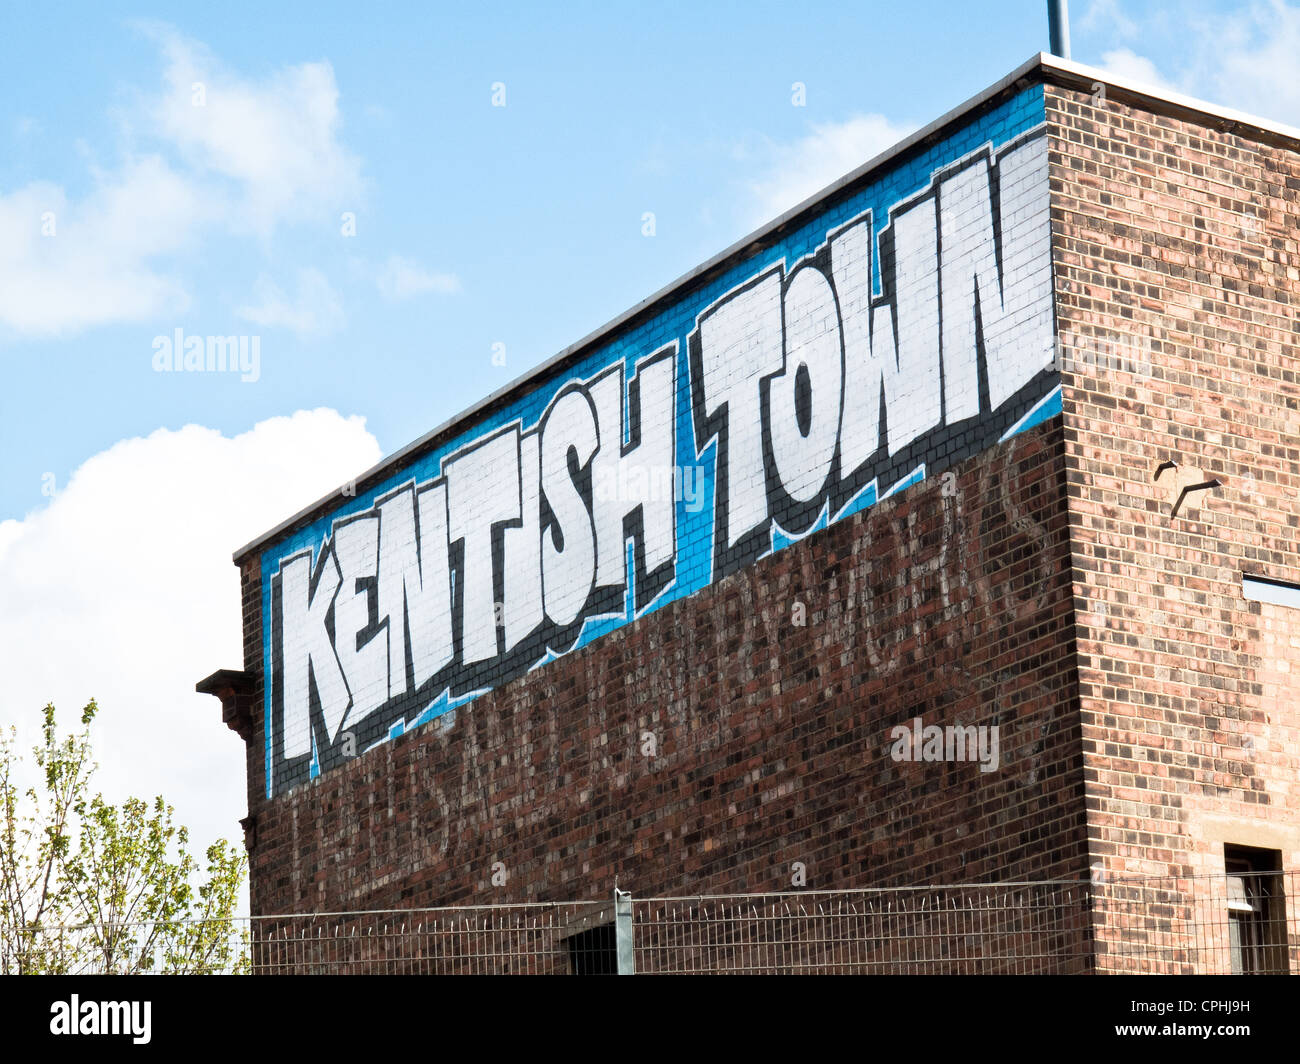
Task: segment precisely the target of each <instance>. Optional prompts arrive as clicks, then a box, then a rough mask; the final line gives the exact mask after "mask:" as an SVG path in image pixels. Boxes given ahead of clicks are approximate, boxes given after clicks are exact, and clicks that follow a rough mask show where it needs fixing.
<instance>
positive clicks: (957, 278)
mask: <svg viewBox="0 0 1300 1064" xmlns="http://www.w3.org/2000/svg"><path fill="white" fill-rule="evenodd" d="M1041 107H1042V97H1041V89H1031V90H1027V91H1026V92H1025V93H1023V94H1022V95H1021V96H1020V97H1017V98H1015V99H1013V100H1011V101H1008V102H1007V103H1006V104H1004V105H1002V107H1001V108H999V109H997V110H994V111H993V112H992V113H991V114H990V115H988V116H986V117H985V119H983V120H982V121H980V122H977V123H973V124H972V126H971V128H969V129H967V130H964V131H962V132H961V133H960V134H955V135H953V136H952V137H950V138H948V140H947V141H945V142H943V143H941V144H938V145H936V146H935V147H933V148H932V149H930V150H929V151H928V152H927V153H924V154H922V155H921V156H919V157H917V158H916V159H914V160H912V161H910V162H909V163H907V164H900V166H899V167H897V168H896V169H895V170H894V171H891V172H890V173H888V174H885V175H882V176H881V177H880V178H879V179H878V180H873V183H872V184H870V185H867V186H866V187H864V188H863V189H861V190H859V191H858V192H855V193H854V194H852V195H850V196H847V197H845V198H842V199H841V200H840V201H839V202H837V203H835V205H834V206H833V207H828V208H827V209H826V210H825V212H824V213H822V214H817V215H814V216H813V217H812V220H811V221H808V222H806V223H803V224H802V225H801V227H800V229H799V230H798V231H797V232H796V233H793V234H791V235H790V236H788V237H786V238H784V239H783V241H782V242H781V243H780V244H777V245H776V246H775V247H773V248H770V249H769V250H767V251H765V252H762V253H759V254H757V255H755V256H754V257H752V258H750V259H748V260H746V261H743V262H741V263H738V264H736V265H734V266H733V267H731V268H730V269H729V270H728V271H726V272H725V273H724V274H723V275H722V276H720V277H718V278H716V279H715V280H713V281H711V282H710V283H708V284H705V285H702V286H701V287H699V288H696V289H694V290H688V291H687V292H686V294H684V295H681V296H676V297H670V298H676V299H677V302H676V303H674V304H673V305H671V306H668V307H666V308H665V309H663V310H661V311H659V312H658V313H655V314H653V315H651V316H649V317H648V319H647V320H645V321H643V322H640V323H638V324H636V325H635V326H630V327H628V328H627V329H626V331H625V332H624V333H622V334H619V335H617V336H616V337H615V338H614V339H613V340H610V341H608V342H606V343H605V345H604V346H603V347H601V348H600V349H599V350H596V351H594V352H592V353H591V354H589V355H587V356H585V357H584V359H583V360H582V361H581V362H580V363H579V364H578V365H577V366H575V367H572V368H570V369H568V370H567V371H565V372H564V373H563V374H562V375H559V376H555V375H553V376H551V377H549V378H545V377H544V378H542V379H540V380H539V381H538V382H537V383H536V384H535V386H534V387H533V389H532V391H531V392H530V393H529V394H528V395H527V396H525V397H524V398H522V399H520V400H518V401H516V402H515V403H514V405H513V406H511V407H508V408H507V409H506V410H505V411H503V412H501V413H498V414H496V415H495V416H494V417H493V418H491V419H490V420H489V421H487V422H486V423H482V424H479V425H477V426H476V427H475V428H474V429H473V430H471V431H469V432H467V433H465V435H464V436H463V437H462V438H458V439H455V440H452V441H450V442H449V443H448V444H447V445H445V446H443V447H442V448H440V449H438V450H436V451H434V452H433V453H431V454H427V455H423V456H421V457H419V458H417V459H415V460H413V461H412V462H410V463H409V464H407V465H406V466H405V467H404V468H403V469H402V470H401V471H400V472H398V473H396V474H393V475H392V476H390V477H389V478H388V480H387V481H386V482H385V483H384V484H382V485H380V486H379V487H377V488H375V489H373V490H371V491H369V492H367V493H366V494H364V495H362V496H360V497H358V498H355V499H347V500H345V501H344V502H343V503H342V504H341V505H340V506H339V507H338V508H337V510H336V512H334V513H331V514H327V515H326V516H324V517H322V518H320V519H319V520H317V521H315V522H314V523H313V524H311V525H309V526H307V527H306V528H304V529H300V530H298V531H296V532H294V533H293V534H291V535H288V536H285V537H283V538H282V539H281V540H280V541H279V542H277V543H276V544H275V545H273V546H269V547H267V548H265V549H264V552H263V555H262V566H263V592H264V616H265V617H266V618H268V620H269V623H268V624H267V625H266V626H265V647H264V650H265V655H266V671H267V676H268V683H267V685H266V687H267V695H266V697H267V707H266V708H267V721H268V727H267V735H266V740H267V790H268V794H273V793H279V792H281V791H283V790H285V789H287V788H288V787H291V786H294V785H296V784H298V783H301V782H304V781H306V780H308V779H310V778H311V777H313V776H315V775H317V774H318V773H320V772H324V771H328V770H329V769H330V768H332V767H334V766H335V765H337V764H339V763H341V762H342V761H344V760H346V759H348V758H350V757H353V756H355V755H356V754H358V753H361V752H363V751H364V750H366V749H368V748H369V747H371V746H373V745H375V744H376V743H379V742H383V741H385V740H386V739H389V738H392V737H394V736H396V735H398V734H401V732H402V731H404V730H406V729H409V728H412V727H415V726H417V725H419V724H422V723H424V722H426V721H428V720H430V719H432V718H434V717H438V716H441V715H442V714H445V713H448V712H454V711H455V710H456V709H457V707H459V706H461V705H463V704H464V703H466V702H468V701H470V700H471V699H473V698H474V697H475V696H477V695H479V694H481V693H483V692H484V691H487V690H489V689H491V688H493V687H495V686H497V685H498V684H501V683H503V682H506V681H508V680H510V679H512V678H515V677H517V676H520V675H523V674H524V673H526V672H527V671H529V670H530V669H535V668H540V667H544V666H545V664H546V663H547V662H549V661H551V660H553V659H554V658H555V657H557V656H559V655H561V654H564V653H566V652H568V651H570V650H572V649H574V648H575V647H578V646H582V645H584V644H586V643H588V642H590V641H591V640H592V639H595V638H597V637H599V636H600V635H602V634H604V633H605V632H608V631H610V630H612V629H614V628H616V627H618V626H620V625H622V624H626V623H628V622H630V621H632V620H634V619H635V618H636V617H638V616H640V615H642V614H644V613H645V612H647V611H649V610H653V609H656V608H659V607H660V606H662V605H664V604H665V603H666V602H669V601H672V600H674V599H676V598H680V597H682V596H684V595H688V594H691V593H692V592H694V591H696V590H698V589H699V588H701V587H704V586H706V585H707V584H709V583H710V582H712V581H714V580H717V579H720V578H722V577H725V576H726V575H727V574H728V573H730V572H733V571H735V570H736V569H737V568H739V567H741V566H744V565H747V564H750V563H751V562H753V561H755V560H756V559H758V558H761V557H763V556H764V555H766V554H769V553H771V552H773V551H775V550H779V549H781V548H782V547H784V546H786V545H788V544H789V543H791V542H793V541H795V540H797V539H799V538H801V537H803V536H806V535H809V534H811V533H813V532H815V531H816V530H818V529H820V528H824V527H826V525H828V524H830V523H832V522H834V521H836V520H839V519H841V518H843V517H845V516H847V515H848V514H851V513H854V512H856V511H858V510H860V509H863V508H864V507H866V506H870V505H871V504H872V503H874V502H875V501H877V500H878V499H880V498H884V497H885V496H887V495H888V494H890V493H891V492H893V491H897V490H899V489H901V488H902V487H905V486H906V485H908V484H911V483H915V482H916V481H918V480H920V479H921V478H923V477H925V476H929V475H933V474H935V473H936V472H938V471H940V470H942V469H943V468H945V467H947V466H949V465H952V464H954V463H956V462H958V461H961V460H962V459H964V458H966V457H968V456H969V455H972V454H974V453H977V452H978V451H981V450H983V449H984V448H986V447H988V446H990V445H992V444H994V443H996V442H998V440H999V439H1003V438H1006V437H1008V436H1010V435H1013V434H1014V433H1015V432H1018V431H1022V430H1023V429H1024V428H1027V427H1029V426H1030V425H1032V424H1035V423H1037V422H1038V421H1041V420H1043V419H1044V418H1046V417H1049V416H1051V415H1052V414H1053V413H1055V412H1056V411H1057V410H1059V386H1058V382H1057V379H1056V376H1055V364H1054V363H1053V360H1052V353H1053V352H1052V338H1053V320H1052V316H1053V299H1052V281H1051V264H1050V246H1049V241H1050V226H1049V217H1048V184H1047V153H1046V140H1045V136H1044V130H1043V126H1042V109H1041ZM963 146H964V147H963Z"/></svg>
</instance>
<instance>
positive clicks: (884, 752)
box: [244, 418, 1086, 913]
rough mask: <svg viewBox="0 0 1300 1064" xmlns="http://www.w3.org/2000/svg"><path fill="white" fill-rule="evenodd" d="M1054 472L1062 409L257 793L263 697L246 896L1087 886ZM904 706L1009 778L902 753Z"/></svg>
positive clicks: (262, 899) (267, 900)
mask: <svg viewBox="0 0 1300 1064" xmlns="http://www.w3.org/2000/svg"><path fill="white" fill-rule="evenodd" d="M1063 462H1064V445H1063V438H1062V432H1061V427H1060V420H1059V418H1058V419H1053V420H1052V421H1051V422H1049V423H1047V424H1046V425H1043V426H1040V427H1039V428H1036V429H1033V430H1031V431H1029V432H1027V433H1025V434H1023V435H1021V436H1018V437H1014V438H1013V439H1011V440H1009V441H1008V442H1006V443H1004V444H1001V445H999V446H997V447H995V448H993V449H991V450H988V451H986V452H984V453H983V454H981V455H979V456H976V457H974V458H971V459H968V460H966V461H965V462H964V463H962V464H961V465H960V466H958V467H957V468H956V469H955V471H954V472H953V475H952V476H945V477H943V478H933V479H931V480H928V481H925V482H923V483H921V484H918V485H915V486H913V487H911V488H908V489H907V490H905V491H903V492H900V493H899V494H897V495H895V496H893V497H891V498H889V499H887V500H884V501H883V502H881V503H879V504H877V505H876V506H875V507H873V508H871V509H870V510H867V511H864V512H861V513H858V514H856V515H854V516H853V517H851V518H848V519H846V520H844V521H842V522H840V523H838V524H836V525H833V526H831V528H829V529H827V530H825V531H822V532H819V533H816V534H814V535H813V536H811V537H809V538H808V539H806V540H804V541H802V542H800V543H798V544H795V545H794V546H792V547H789V548H787V549H786V550H784V551H781V552H779V553H778V554H776V555H774V556H772V557H769V558H767V559H764V560H762V561H760V562H758V563H757V564H755V565H753V566H750V567H748V568H745V569H742V570H740V571H738V572H736V573H734V574H732V575H731V576H729V577H727V578H726V579H724V580H722V581H720V582H719V583H717V584H715V585H713V586H711V587H708V588H705V589H704V590H702V591H700V592H698V593H696V594H695V595H693V596H691V597H690V598H687V599H683V600H679V601H677V602H675V603H672V604H671V605H669V606H667V607H665V608H664V609H661V610H659V611H657V612H654V613H651V614H649V615H647V616H645V617H642V618H641V619H640V620H638V621H636V622H635V623H633V624H631V625H629V626H627V627H625V628H622V629H620V630H618V631H615V632H613V633H611V634H609V635H607V636H605V637H604V638H602V639H600V640H598V641H597V642H595V643H593V644H592V645H590V646H588V647H586V648H584V649H581V650H578V651H575V652H573V653H571V654H569V655H567V656H565V657H564V658H561V659H560V660H558V661H555V662H552V663H551V664H549V665H547V666H546V667H545V668H544V669H543V670H541V671H540V672H537V673H535V674H532V675H531V676H528V677H525V678H522V679H519V680H516V681H514V682H512V683H510V684H508V685H506V686H504V687H502V688H499V689H497V690H496V691H494V692H492V693H490V694H487V695H484V696H482V697H481V698H479V699H477V700H475V701H474V702H473V703H471V704H470V705H469V706H467V707H463V708H462V709H461V710H459V711H458V712H456V713H454V714H448V715H446V716H443V717H441V718H438V719H436V720H434V721H433V722H431V723H429V724H427V725H425V726H423V727H422V728H420V729H418V730H416V731H413V732H411V733H408V734H406V735H403V736H401V737H399V738H397V739H395V740H393V741H391V742H388V743H386V744H383V745H381V746H379V747H376V748H375V749H372V750H370V751H369V752H367V753H365V754H363V755H362V756H360V757H358V758H356V759H355V760H354V761H353V762H351V763H349V764H347V765H344V766H342V767H340V768H338V769H335V770H333V771H331V772H329V773H325V774H323V775H322V776H320V777H319V778H317V779H315V780H312V781H310V782H308V783H305V784H302V785H300V786H298V787H296V788H294V789H293V790H292V791H290V792H288V793H286V794H284V795H280V796H277V797H276V798H274V799H270V800H268V799H267V798H266V797H265V794H264V791H261V790H260V789H259V784H260V782H261V781H262V779H263V776H262V773H263V772H264V762H263V760H262V752H261V748H260V746H259V741H260V736H261V735H262V726H263V722H262V713H263V709H262V707H263V705H264V702H263V699H262V697H261V691H260V689H259V690H258V691H257V692H256V697H255V698H254V699H253V716H254V720H253V725H254V727H253V733H254V735H255V737H257V738H255V740H254V742H253V743H251V744H250V754H249V772H250V779H251V780H252V781H253V782H252V783H251V784H250V810H251V812H252V814H253V819H254V820H255V828H254V831H255V845H254V847H253V849H252V851H251V862H252V892H253V893H252V907H253V912H254V913H275V912H289V911H305V910H312V909H315V910H335V911H337V910H341V909H342V910H350V909H367V908H380V907H389V906H408V905H409V906H416V905H420V906H424V905H435V904H447V903H453V902H463V901H470V900H474V901H480V902H493V901H501V902H504V901H514V900H523V899H583V898H607V897H608V896H609V893H610V891H611V889H612V887H613V883H614V878H615V876H617V877H618V878H619V883H620V885H621V886H623V887H624V888H628V889H632V890H633V891H635V892H637V893H639V894H641V895H643V896H645V895H650V894H665V893H668V894H672V893H684V892H685V893H697V892H706V891H741V890H781V889H787V888H789V887H791V882H792V878H791V877H792V874H793V873H792V868H793V865H794V863H795V862H802V863H803V864H804V865H805V866H806V869H807V885H808V886H809V887H832V886H846V885H858V886H862V885H901V884H915V883H920V882H952V881H979V880H984V881H994V880H1006V879H1018V878H1038V877H1048V876H1078V875H1081V874H1082V873H1083V871H1084V869H1085V863H1086V862H1085V856H1086V854H1085V850H1084V810H1083V804H1082V801H1081V795H1082V765H1081V760H1080V748H1079V735H1078V730H1077V718H1076V716H1075V714H1074V711H1073V706H1074V700H1075V698H1076V695H1077V692H1076V682H1075V680H1076V678H1075V672H1074V664H1073V652H1074V651H1073V641H1072V634H1073V620H1072V616H1071V610H1072V604H1071V600H1070V568H1069V541H1068V527H1067V513H1066V510H1065V505H1064V494H1063V485H1064V464H1063ZM244 571H245V576H246V585H245V600H246V603H253V604H255V603H260V601H261V599H260V595H259V593H258V588H257V586H256V581H257V573H258V567H257V565H256V559H253V560H252V561H250V563H249V564H247V565H246V566H245V570H244ZM805 613H806V617H805V616H803V614H805ZM247 616H248V617H249V618H251V619H252V621H253V623H252V625H251V627H250V631H249V632H248V633H247V634H248V641H247V654H248V658H247V665H248V666H249V668H250V669H252V670H255V669H256V666H257V664H258V662H259V660H260V652H261V638H260V631H258V630H257V623H256V621H257V619H258V616H259V615H258V613H257V612H256V611H255V610H254V611H253V612H251V613H249V614H248V615H247ZM799 620H806V623H803V624H801V623H798V621H799ZM917 716H920V717H922V718H923V720H924V723H925V724H926V725H929V724H939V725H944V724H952V723H957V722H960V723H961V724H963V725H994V724H996V725H998V726H999V728H1000V759H1001V768H1000V769H999V770H998V771H995V772H989V773H983V772H981V771H980V768H979V765H978V764H976V763H973V762H964V763H953V762H948V763H927V762H911V763H908V762H896V761H894V760H892V759H891V757H890V748H891V737H890V729H891V728H892V727H893V726H895V725H904V724H908V723H909V722H910V721H911V720H912V718H914V717H917ZM651 741H653V756H649V755H648V754H647V753H646V751H648V750H650V749H651V746H650V745H649V743H650V742H651ZM497 862H500V864H501V866H503V868H504V872H505V882H504V884H496V883H494V882H493V865H494V864H495V863H497ZM497 878H498V879H499V878H500V877H499V876H498V877H497Z"/></svg>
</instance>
